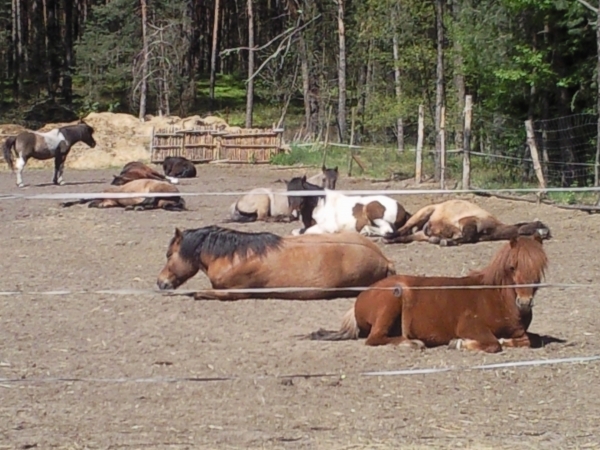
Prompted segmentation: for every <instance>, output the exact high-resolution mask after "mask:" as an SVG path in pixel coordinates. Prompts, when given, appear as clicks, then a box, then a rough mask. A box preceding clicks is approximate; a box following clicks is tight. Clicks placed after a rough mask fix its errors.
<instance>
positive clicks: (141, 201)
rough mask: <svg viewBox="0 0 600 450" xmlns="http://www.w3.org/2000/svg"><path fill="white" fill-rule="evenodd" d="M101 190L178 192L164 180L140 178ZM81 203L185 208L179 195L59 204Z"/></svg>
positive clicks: (113, 192) (99, 206)
mask: <svg viewBox="0 0 600 450" xmlns="http://www.w3.org/2000/svg"><path fill="white" fill-rule="evenodd" d="M103 192H105V193H111V194H117V193H121V194H134V193H135V194H149V193H178V192H179V189H177V188H176V187H175V186H173V185H172V184H170V183H167V182H166V181H157V180H147V179H141V180H133V181H130V182H129V183H127V184H124V185H123V186H115V187H112V186H111V187H108V188H106V189H105V190H104V191H103ZM83 203H89V205H88V207H89V208H111V207H122V208H125V209H126V210H136V211H143V210H146V209H159V208H162V209H166V210H167V211H185V210H186V207H185V200H184V199H183V198H182V197H179V196H172V197H132V198H105V199H83V200H77V201H74V202H65V203H62V204H61V206H63V207H68V206H73V205H77V204H83Z"/></svg>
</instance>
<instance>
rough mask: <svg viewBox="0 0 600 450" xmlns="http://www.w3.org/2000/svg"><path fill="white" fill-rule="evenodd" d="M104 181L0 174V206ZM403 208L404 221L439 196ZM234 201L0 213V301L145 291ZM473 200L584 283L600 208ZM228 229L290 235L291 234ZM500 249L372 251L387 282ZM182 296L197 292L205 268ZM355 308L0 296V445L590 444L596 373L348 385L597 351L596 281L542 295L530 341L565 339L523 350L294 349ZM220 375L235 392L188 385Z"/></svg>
mask: <svg viewBox="0 0 600 450" xmlns="http://www.w3.org/2000/svg"><path fill="white" fill-rule="evenodd" d="M113 173H117V171H116V170H102V171H100V170H97V171H76V170H72V169H71V170H69V169H67V170H66V172H65V180H66V181H67V183H68V184H67V185H66V186H62V187H55V186H51V185H48V183H49V182H50V181H51V178H52V172H51V171H50V170H27V169H26V170H25V173H24V176H25V181H26V182H27V183H30V187H28V188H26V189H24V190H18V189H17V188H16V186H15V185H14V177H13V175H12V174H10V173H9V172H6V171H3V172H0V194H5V193H15V192H20V193H26V194H35V193H42V192H44V193H46V192H53V193H59V192H98V191H100V190H101V189H102V188H103V187H104V185H105V184H107V183H108V182H109V181H110V180H111V178H112V177H111V175H112V174H113ZM302 173H304V171H303V170H293V171H284V170H275V169H273V168H266V167H246V166H212V165H211V166H198V178H196V179H193V180H182V183H181V190H182V191H184V192H186V191H187V192H192V191H206V190H212V191H227V190H243V189H249V188H252V187H257V186H264V185H267V184H269V183H270V182H272V181H274V180H276V179H278V178H283V177H289V176H290V174H302ZM309 174H312V172H309ZM398 186H399V185H398V184H394V183H389V184H386V183H378V184H373V183H370V182H366V181H361V182H355V181H351V180H348V179H347V178H344V177H342V178H341V179H340V181H339V183H338V189H359V188H360V189H370V188H371V189H385V188H397V187H398ZM398 198H399V199H400V201H401V202H402V203H403V204H404V205H405V207H406V208H407V209H408V210H409V211H415V210H416V209H417V208H419V207H420V206H423V205H426V204H428V203H430V202H432V201H437V200H440V199H441V198H442V197H433V196H416V195H414V196H413V195H411V196H403V197H398ZM444 198H448V197H447V196H446V197H444ZM232 201H233V197H225V196H220V197H219V196H205V197H187V203H188V207H189V209H190V211H187V212H182V213H176V212H167V211H144V212H134V211H124V210H122V209H110V210H98V209H88V208H87V207H85V206H74V207H72V208H69V209H61V208H60V207H59V206H58V201H55V200H14V199H13V200H2V201H0V227H1V228H0V230H1V233H0V235H1V236H2V237H1V244H0V249H1V256H2V275H1V276H0V291H14V290H22V291H28V292H32V291H34V292H35V291H37V292H39V291H48V290H74V291H77V290H101V289H121V288H132V289H152V288H154V285H155V280H156V276H157V274H158V272H159V270H160V269H161V268H162V266H163V264H164V261H165V251H166V246H167V244H168V241H169V239H170V237H171V236H172V233H173V230H174V227H175V226H178V227H182V228H192V227H200V226H205V225H210V224H215V223H217V224H218V223H219V222H220V221H221V220H222V219H223V218H225V216H226V214H227V210H228V206H229V204H230V203H231V202H232ZM473 201H475V202H477V203H479V204H481V205H482V206H483V207H484V208H486V209H488V210H489V211H491V212H493V213H494V214H496V215H497V216H499V217H500V218H502V219H503V220H505V221H507V222H511V221H514V222H516V221H525V220H533V219H535V218H539V219H540V220H542V221H544V222H545V223H547V224H548V225H549V226H550V228H551V229H552V232H553V235H554V239H553V240H551V241H549V242H547V243H546V244H545V246H546V249H547V252H548V254H549V258H550V263H551V266H550V270H549V272H548V276H547V281H548V282H554V283H597V282H598V273H599V272H600V258H599V257H598V254H599V253H600V242H599V238H600V215H588V214H585V213H579V212H572V211H564V210H558V209H555V208H552V207H549V206H544V205H542V206H539V207H538V206H535V205H530V204H525V203H516V202H515V203H512V202H507V201H503V200H497V199H482V198H474V199H473ZM227 226H232V227H235V228H237V229H243V230H270V231H273V232H276V233H289V232H290V231H291V230H292V229H293V228H296V227H298V226H299V225H298V223H294V224H261V223H254V224H244V225H227ZM499 245H501V244H499V243H483V244H477V245H467V246H462V247H457V248H456V247H455V248H440V247H437V246H433V245H429V244H411V245H393V246H385V247H384V251H385V252H386V254H388V255H390V256H391V257H392V258H393V260H394V261H395V263H396V267H397V270H398V272H405V273H413V274H430V275H434V274H439V275H442V274H445V275H455V276H458V275H461V274H464V273H465V272H466V271H468V270H470V269H472V268H476V267H481V266H482V265H484V264H486V263H487V262H488V260H489V259H490V257H491V256H492V254H493V253H494V252H495V251H496V249H497V248H498V246H499ZM184 287H185V288H205V287H209V285H208V283H207V281H206V279H205V278H204V277H203V275H201V274H200V275H198V276H196V277H195V278H193V279H192V280H190V281H189V282H188V284H186V285H185V286H184ZM352 303H353V299H338V300H333V301H313V302H298V301H282V300H248V301H238V302H216V301H207V302H202V301H193V300H191V299H190V298H187V297H166V296H162V295H159V294H156V295H108V294H87V295H78V294H71V295H53V296H49V295H41V294H31V293H29V294H26V295H20V296H0V305H1V306H0V378H3V379H5V381H2V382H0V449H13V448H14V449H26V448H37V449H147V448H152V449H198V448H206V449H229V448H243V449H255V448H261V449H272V448H285V449H350V448H352V449H355V448H361V449H362V448H365V449H391V448H408V449H411V448H412V449H414V448H448V447H451V448H597V447H599V446H600V410H599V409H598V405H599V401H600V400H599V399H600V384H599V383H598V380H599V376H600V362H587V363H567V364H555V365H543V366H533V367H512V368H504V369H491V370H454V371H447V372H442V373H429V374H428V373H422V374H411V375H396V376H364V375H361V373H363V372H367V371H392V370H399V369H425V368H446V367H455V368H469V367H473V366H477V365H482V364H493V363H504V362H508V361H525V360H537V359H541V360H547V359H554V358H570V357H579V356H594V355H600V344H599V343H598V333H599V330H600V314H599V313H598V295H597V293H596V290H595V289H594V288H590V287H583V288H579V287H578V288H547V289H542V290H540V292H539V293H538V299H537V303H536V307H535V309H534V319H533V323H532V326H531V329H532V331H534V332H537V333H541V334H547V335H551V336H554V337H557V338H560V339H564V340H565V341H566V343H554V344H550V345H548V346H547V347H545V348H542V349H537V350H528V349H516V350H515V349H509V350H506V351H505V352H503V353H501V354H497V355H485V354H481V353H468V352H464V351H452V350H448V349H446V348H438V349H431V350H427V351H423V352H415V351H410V350H407V349H399V348H393V347H381V348H367V347H366V346H365V345H364V341H346V342H331V343H326V342H313V341H307V340H301V339H299V338H298V335H302V334H306V333H309V332H311V331H314V330H316V329H318V328H320V327H323V328H337V327H338V325H339V322H340V319H341V316H342V315H343V313H344V312H345V311H346V310H347V309H348V308H349V307H350V306H351V305H352ZM319 374H322V375H321V376H313V377H308V376H306V377H295V378H292V379H290V378H282V377H283V376H286V375H319ZM219 377H235V379H230V380H224V381H218V380H213V381H194V379H198V378H209V379H213V378H219ZM55 378H67V379H71V380H56V379H55ZM165 378H169V379H171V380H170V381H167V380H165ZM6 379H9V380H6ZM186 379H187V380H186ZM16 380H21V381H16Z"/></svg>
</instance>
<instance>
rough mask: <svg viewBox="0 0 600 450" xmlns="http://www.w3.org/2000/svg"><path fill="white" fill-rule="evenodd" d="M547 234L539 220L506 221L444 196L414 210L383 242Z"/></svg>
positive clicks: (447, 241) (464, 240) (442, 241)
mask: <svg viewBox="0 0 600 450" xmlns="http://www.w3.org/2000/svg"><path fill="white" fill-rule="evenodd" d="M535 233H537V234H538V235H539V236H540V237H542V238H544V239H547V238H550V237H551V235H550V229H549V228H548V227H547V226H546V225H544V224H543V223H542V222H539V221H534V222H520V223H516V224H514V225H507V224H504V223H502V222H501V221H500V220H498V219H497V218H495V217H494V216H492V215H491V214H490V213H489V212H487V211H486V210H484V209H482V208H480V207H479V206H477V205H475V204H473V203H471V202H468V201H466V200H447V201H445V202H442V203H437V204H434V205H429V206H426V207H424V208H422V209H420V210H419V211H417V212H416V213H415V214H414V215H413V216H412V217H411V218H410V219H409V220H408V221H407V222H406V223H405V224H404V226H403V227H402V228H400V229H399V230H398V231H396V232H395V233H392V234H390V235H389V236H386V240H385V242H386V243H389V244H390V243H409V242H413V241H425V242H430V243H432V244H440V245H457V244H474V243H476V242H480V241H500V240H509V239H511V238H513V237H516V236H531V235H533V234H535Z"/></svg>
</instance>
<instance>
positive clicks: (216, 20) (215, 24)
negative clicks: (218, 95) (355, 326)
mask: <svg viewBox="0 0 600 450" xmlns="http://www.w3.org/2000/svg"><path fill="white" fill-rule="evenodd" d="M218 36H219V0H215V15H214V20H213V38H212V52H211V56H210V108H211V110H212V109H213V108H214V102H215V75H216V71H217V41H218Z"/></svg>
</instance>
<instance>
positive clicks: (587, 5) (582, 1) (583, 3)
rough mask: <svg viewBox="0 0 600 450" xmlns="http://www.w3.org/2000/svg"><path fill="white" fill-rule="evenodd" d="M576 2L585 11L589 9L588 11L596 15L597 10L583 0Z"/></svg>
mask: <svg viewBox="0 0 600 450" xmlns="http://www.w3.org/2000/svg"><path fill="white" fill-rule="evenodd" d="M577 1H578V2H579V3H581V4H582V5H583V6H585V7H586V8H587V9H589V10H590V11H594V12H595V13H596V14H598V8H594V7H593V6H592V5H590V4H589V3H588V2H586V1H585V0H577Z"/></svg>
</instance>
